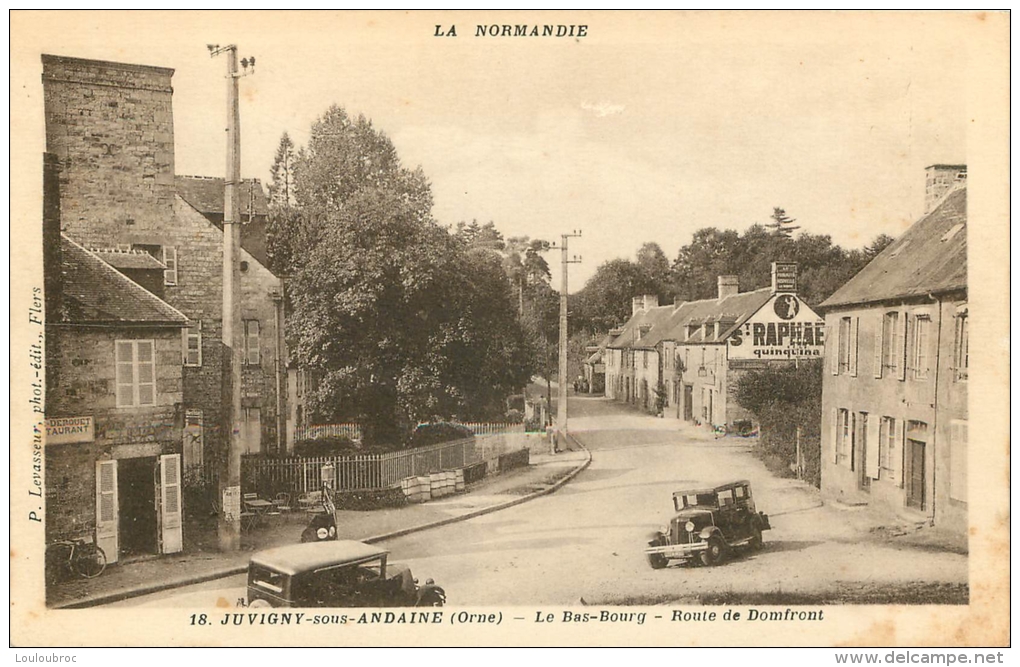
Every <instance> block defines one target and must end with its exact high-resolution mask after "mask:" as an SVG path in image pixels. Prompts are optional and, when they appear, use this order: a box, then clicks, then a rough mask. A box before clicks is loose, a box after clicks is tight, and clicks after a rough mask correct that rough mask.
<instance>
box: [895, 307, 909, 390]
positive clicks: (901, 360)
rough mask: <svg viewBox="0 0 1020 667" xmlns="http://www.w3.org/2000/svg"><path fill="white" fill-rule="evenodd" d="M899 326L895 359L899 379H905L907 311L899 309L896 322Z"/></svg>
mask: <svg viewBox="0 0 1020 667" xmlns="http://www.w3.org/2000/svg"><path fill="white" fill-rule="evenodd" d="M897 327H898V328H899V338H900V339H899V340H898V341H896V342H897V343H898V346H897V348H896V360H897V367H898V369H899V379H900V380H906V379H907V311H905V310H903V311H900V321H899V322H898V323H897Z"/></svg>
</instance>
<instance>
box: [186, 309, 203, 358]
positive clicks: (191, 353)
mask: <svg viewBox="0 0 1020 667" xmlns="http://www.w3.org/2000/svg"><path fill="white" fill-rule="evenodd" d="M183 331H184V333H183V336H184V346H183V347H184V365H185V366H201V365H202V321H201V320H199V321H198V322H195V323H194V325H192V326H190V327H188V328H187V329H184V330H183Z"/></svg>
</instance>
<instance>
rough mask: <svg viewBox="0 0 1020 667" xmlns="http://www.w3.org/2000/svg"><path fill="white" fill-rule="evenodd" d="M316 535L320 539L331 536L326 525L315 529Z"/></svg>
mask: <svg viewBox="0 0 1020 667" xmlns="http://www.w3.org/2000/svg"><path fill="white" fill-rule="evenodd" d="M315 536H316V537H318V538H319V539H320V540H324V539H326V538H328V537H329V531H328V530H326V528H325V527H322V528H319V529H318V530H316V531H315Z"/></svg>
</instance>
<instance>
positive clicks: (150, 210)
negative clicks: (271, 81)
mask: <svg viewBox="0 0 1020 667" xmlns="http://www.w3.org/2000/svg"><path fill="white" fill-rule="evenodd" d="M42 62H43V76H42V80H43V92H44V101H45V111H46V145H47V151H48V152H50V153H53V154H55V156H56V158H57V159H59V160H60V162H61V164H62V167H63V168H62V172H61V175H60V202H59V204H60V206H59V209H60V228H61V231H62V232H63V233H65V234H66V235H67V236H68V237H69V238H71V239H73V240H74V241H75V242H77V243H79V244H81V246H83V247H84V248H85V249H86V250H88V251H89V252H91V253H93V254H94V255H96V256H97V257H100V258H102V259H103V260H104V261H105V262H107V263H108V264H109V265H111V266H113V267H115V268H116V269H117V270H119V271H120V272H121V273H122V274H124V275H125V276H128V277H131V278H132V279H133V280H135V281H136V282H138V283H139V284H142V285H143V286H144V287H145V288H146V289H147V290H148V291H150V292H152V293H153V294H155V295H156V296H158V297H159V298H161V299H163V300H165V301H166V302H167V303H168V304H170V305H171V306H172V307H174V308H176V309H177V310H179V311H181V312H182V313H183V314H184V315H185V316H186V317H187V319H188V321H189V324H190V326H189V327H188V328H187V329H185V330H184V332H183V333H182V334H180V348H181V354H180V359H179V363H180V366H181V375H182V395H181V400H180V403H179V405H178V406H177V408H178V411H179V413H180V415H181V418H182V420H183V424H184V428H183V432H184V436H183V437H184V441H185V442H184V447H183V459H184V461H183V462H184V468H185V477H187V476H188V474H189V471H190V470H192V469H194V470H196V471H205V472H209V471H215V470H216V469H218V463H219V462H220V461H221V460H222V457H223V455H224V453H225V451H226V450H225V448H226V442H225V438H224V437H223V435H224V429H223V426H222V420H223V418H224V415H223V403H224V402H223V396H222V389H221V388H222V372H223V359H224V350H225V348H223V345H222V342H221V331H222V261H223V260H222V258H223V250H222V248H223V233H222V231H221V229H220V228H219V227H218V226H217V225H216V224H215V223H214V222H213V221H211V220H210V219H209V218H208V217H207V216H206V215H203V212H201V211H199V210H198V209H196V208H195V207H194V206H193V205H191V204H190V203H188V201H186V200H185V199H184V198H183V197H181V196H180V194H179V193H178V190H177V185H178V184H177V183H175V175H174V128H173V108H172V95H173V88H172V85H171V77H172V76H173V70H172V69H168V68H164V67H150V66H145V65H131V64H123V63H112V62H104V61H96V60H83V59H79V58H67V57H61V56H51V55H44V56H43V57H42ZM260 189H261V187H260ZM263 199H264V197H263ZM142 254H146V255H148V256H149V257H147V258H146V257H140V255H142ZM240 259H241V271H242V272H241V291H242V299H241V310H242V319H243V320H244V321H243V322H242V323H241V327H242V331H243V334H244V336H243V340H244V349H243V354H244V368H243V384H242V395H243V400H242V403H243V408H244V410H243V414H242V415H241V431H242V439H243V440H244V442H245V446H246V449H247V451H248V452H249V453H257V452H266V451H273V450H275V449H276V448H277V447H278V446H280V444H281V438H282V435H283V433H282V429H281V428H279V427H278V424H279V423H281V422H280V419H278V415H282V414H285V408H284V407H283V406H284V401H285V392H284V391H280V389H281V384H282V383H284V382H285V378H284V377H283V375H282V374H283V373H285V368H284V367H283V364H282V363H281V362H280V360H281V359H282V358H284V357H285V352H284V351H283V335H282V328H283V319H282V307H281V305H282V301H281V298H282V287H281V284H280V280H279V279H278V278H277V277H276V276H274V275H273V274H272V273H270V272H269V271H268V270H267V269H266V268H265V267H264V266H263V264H262V263H261V262H259V260H258V259H256V258H255V257H254V256H253V255H252V254H251V253H248V252H246V251H244V250H242V252H241V258H240ZM153 268H156V269H158V270H157V271H153V270H152V269H153Z"/></svg>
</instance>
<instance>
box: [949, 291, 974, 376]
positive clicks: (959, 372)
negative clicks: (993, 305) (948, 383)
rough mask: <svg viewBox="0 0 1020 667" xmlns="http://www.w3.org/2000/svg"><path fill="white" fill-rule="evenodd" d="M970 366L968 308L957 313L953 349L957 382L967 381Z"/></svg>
mask: <svg viewBox="0 0 1020 667" xmlns="http://www.w3.org/2000/svg"><path fill="white" fill-rule="evenodd" d="M969 365H970V325H969V323H968V318H967V308H966V307H964V308H963V309H961V310H958V311H957V315H956V342H955V345H954V348H953V371H954V373H953V377H954V378H955V379H956V380H957V381H963V380H966V379H967V375H968V367H969Z"/></svg>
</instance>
